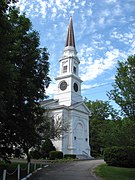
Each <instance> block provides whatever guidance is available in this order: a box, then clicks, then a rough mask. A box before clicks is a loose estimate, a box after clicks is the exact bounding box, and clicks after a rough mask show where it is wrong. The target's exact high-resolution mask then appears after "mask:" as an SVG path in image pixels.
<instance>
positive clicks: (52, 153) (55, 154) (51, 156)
mask: <svg viewBox="0 0 135 180" xmlns="http://www.w3.org/2000/svg"><path fill="white" fill-rule="evenodd" d="M62 158H63V152H61V151H50V153H49V159H50V160H55V159H62Z"/></svg>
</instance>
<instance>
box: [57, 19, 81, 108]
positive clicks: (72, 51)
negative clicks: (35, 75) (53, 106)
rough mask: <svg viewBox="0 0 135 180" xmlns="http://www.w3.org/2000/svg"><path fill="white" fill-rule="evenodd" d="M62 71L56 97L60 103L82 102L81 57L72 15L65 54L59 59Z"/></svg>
mask: <svg viewBox="0 0 135 180" xmlns="http://www.w3.org/2000/svg"><path fill="white" fill-rule="evenodd" d="M59 62H60V72H59V75H58V76H57V77H56V78H55V79H56V80H57V93H56V94H55V99H59V104H60V105H66V106H70V105H72V104H74V103H77V102H82V96H81V83H82V80H81V79H80V77H79V63H80V61H79V59H78V57H77V51H76V48H75V39H74V30H73V22H72V17H70V22H69V27H68V33H67V39H66V44H65V47H64V51H63V55H62V57H61V58H60V59H59Z"/></svg>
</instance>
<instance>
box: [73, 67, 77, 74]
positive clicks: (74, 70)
mask: <svg viewBox="0 0 135 180" xmlns="http://www.w3.org/2000/svg"><path fill="white" fill-rule="evenodd" d="M73 72H74V74H76V67H75V66H74V69H73Z"/></svg>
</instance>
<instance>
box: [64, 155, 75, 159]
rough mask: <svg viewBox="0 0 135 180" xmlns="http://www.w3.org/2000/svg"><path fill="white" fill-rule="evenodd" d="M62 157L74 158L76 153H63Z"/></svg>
mask: <svg viewBox="0 0 135 180" xmlns="http://www.w3.org/2000/svg"><path fill="white" fill-rule="evenodd" d="M64 158H66V159H70V158H71V159H75V158H76V155H75V154H65V155H64Z"/></svg>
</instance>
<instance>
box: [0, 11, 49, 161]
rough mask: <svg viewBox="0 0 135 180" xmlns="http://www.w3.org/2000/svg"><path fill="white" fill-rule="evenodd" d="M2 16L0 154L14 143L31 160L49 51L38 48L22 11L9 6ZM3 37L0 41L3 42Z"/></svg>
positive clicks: (46, 82) (35, 35) (9, 150)
mask: <svg viewBox="0 0 135 180" xmlns="http://www.w3.org/2000/svg"><path fill="white" fill-rule="evenodd" d="M1 20H3V21H4V22H5V26H3V29H2V30H1V31H0V33H1V34H2V32H4V29H5V31H6V33H5V34H4V36H3V38H4V39H5V41H6V44H8V45H6V46H5V47H3V46H2V49H1V50H2V51H1V54H0V58H1V62H0V70H2V71H0V73H1V74H0V75H2V76H0V84H1V86H0V102H1V105H2V106H1V107H0V112H1V113H0V116H1V118H0V147H1V148H0V155H1V157H2V158H5V159H6V158H7V157H8V156H9V155H10V154H11V153H13V150H14V149H15V147H16V148H19V149H22V150H23V152H25V153H26V154H27V157H28V160H30V159H29V153H28V152H29V148H31V147H33V146H35V145H37V144H38V143H39V142H40V138H41V137H40V134H39V132H38V128H39V126H40V124H41V123H42V122H43V121H44V118H43V113H44V110H43V109H42V108H41V106H40V103H39V101H40V100H43V99H44V98H45V97H46V96H45V88H47V87H48V85H49V83H50V78H49V76H48V72H49V63H48V57H49V54H48V52H47V49H46V48H39V35H38V33H37V32H36V31H34V30H32V25H31V22H30V20H29V19H28V18H26V17H25V14H23V15H20V14H19V11H18V10H16V9H15V8H9V11H6V13H5V12H4V13H3V19H1ZM6 27H9V28H7V30H6ZM0 37H1V36H0ZM3 38H2V37H1V39H0V41H1V42H2V43H5V42H4V39H3ZM3 69H4V70H3Z"/></svg>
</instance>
